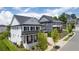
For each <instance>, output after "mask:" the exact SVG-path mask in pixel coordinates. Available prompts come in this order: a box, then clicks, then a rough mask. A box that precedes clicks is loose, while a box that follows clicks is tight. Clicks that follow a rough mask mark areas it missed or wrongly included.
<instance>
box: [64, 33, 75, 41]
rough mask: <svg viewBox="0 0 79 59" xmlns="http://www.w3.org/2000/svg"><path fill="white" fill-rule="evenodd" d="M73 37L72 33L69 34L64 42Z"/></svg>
mask: <svg viewBox="0 0 79 59" xmlns="http://www.w3.org/2000/svg"><path fill="white" fill-rule="evenodd" d="M73 35H74V33H73V32H72V33H71V34H69V35H68V36H67V37H66V38H65V39H64V41H67V40H68V39H69V38H70V37H72V36H73Z"/></svg>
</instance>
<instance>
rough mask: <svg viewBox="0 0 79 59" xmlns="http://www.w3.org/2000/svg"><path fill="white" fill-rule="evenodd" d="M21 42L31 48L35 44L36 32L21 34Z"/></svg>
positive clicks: (25, 46)
mask: <svg viewBox="0 0 79 59" xmlns="http://www.w3.org/2000/svg"><path fill="white" fill-rule="evenodd" d="M22 44H23V46H24V48H31V47H32V46H34V45H36V44H37V35H36V34H29V35H22Z"/></svg>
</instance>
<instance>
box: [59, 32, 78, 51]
mask: <svg viewBox="0 0 79 59" xmlns="http://www.w3.org/2000/svg"><path fill="white" fill-rule="evenodd" d="M75 33H76V35H75V36H74V37H73V38H72V39H71V40H70V41H69V42H68V43H67V44H66V45H65V46H64V47H63V48H61V49H60V51H79V31H75Z"/></svg>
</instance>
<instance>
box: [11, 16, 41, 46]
mask: <svg viewBox="0 0 79 59" xmlns="http://www.w3.org/2000/svg"><path fill="white" fill-rule="evenodd" d="M40 30H41V25H40V23H39V22H38V19H36V18H35V17H28V16H20V15H14V16H13V18H12V22H11V38H10V40H11V41H12V42H13V43H16V44H18V45H21V44H23V46H24V47H25V48H31V47H32V46H34V45H36V44H37V43H38V42H37V35H36V34H37V33H38V32H39V31H40Z"/></svg>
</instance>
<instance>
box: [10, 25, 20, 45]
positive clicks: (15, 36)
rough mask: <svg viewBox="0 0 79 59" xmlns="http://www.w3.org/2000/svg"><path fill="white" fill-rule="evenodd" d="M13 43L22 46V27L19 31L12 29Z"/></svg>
mask: <svg viewBox="0 0 79 59" xmlns="http://www.w3.org/2000/svg"><path fill="white" fill-rule="evenodd" d="M11 41H12V42H14V43H17V44H19V45H20V43H21V26H19V27H18V29H16V28H14V29H12V28H11Z"/></svg>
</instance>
